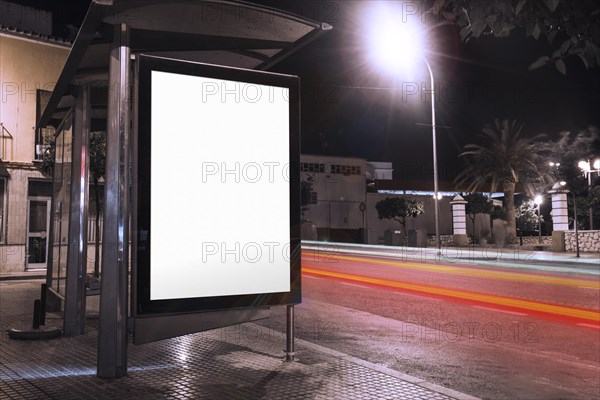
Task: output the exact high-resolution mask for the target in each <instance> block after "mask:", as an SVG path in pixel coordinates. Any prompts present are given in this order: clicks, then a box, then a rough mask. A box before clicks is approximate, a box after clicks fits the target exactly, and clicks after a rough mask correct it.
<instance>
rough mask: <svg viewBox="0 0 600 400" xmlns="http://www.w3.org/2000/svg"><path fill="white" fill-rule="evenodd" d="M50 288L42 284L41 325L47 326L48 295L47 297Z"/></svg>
mask: <svg viewBox="0 0 600 400" xmlns="http://www.w3.org/2000/svg"><path fill="white" fill-rule="evenodd" d="M47 290H48V286H46V284H45V283H42V288H41V290H40V308H41V309H40V325H46V295H47Z"/></svg>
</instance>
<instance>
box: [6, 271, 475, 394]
mask: <svg viewBox="0 0 600 400" xmlns="http://www.w3.org/2000/svg"><path fill="white" fill-rule="evenodd" d="M38 292H39V284H32V283H3V284H1V285H0V325H1V328H2V336H1V339H0V340H1V341H0V345H1V346H0V398H1V399H84V398H94V399H129V398H135V399H328V400H330V399H451V398H454V396H453V397H449V396H446V395H445V394H442V393H439V392H437V391H432V390H430V389H428V388H425V387H423V385H417V384H414V383H411V382H408V381H406V380H403V379H399V378H398V376H394V374H389V373H385V371H384V370H382V369H381V368H377V367H375V366H373V367H371V366H370V365H369V363H366V362H359V361H358V360H355V359H353V358H352V357H345V356H344V355H341V354H337V353H335V352H328V351H326V349H323V351H321V350H319V348H318V346H317V347H315V346H311V345H310V344H308V343H305V345H304V346H303V344H302V343H303V342H300V344H299V346H298V349H297V358H298V361H296V362H292V363H289V362H284V361H283V350H282V349H283V348H284V340H283V335H282V334H281V332H280V328H272V329H269V328H264V327H259V326H257V325H254V324H244V325H239V326H235V327H230V328H224V329H219V330H214V331H210V332H204V333H199V334H194V335H187V336H182V337H179V338H174V339H169V340H163V341H160V342H156V343H150V344H145V345H141V346H134V345H130V346H129V374H128V376H127V377H124V378H120V379H113V380H102V379H99V378H97V377H96V347H97V334H98V320H97V319H95V318H94V317H91V318H88V319H87V321H86V334H85V335H83V336H78V337H74V338H64V337H63V338H58V339H51V340H45V341H18V340H11V339H9V338H8V336H7V334H6V332H5V331H6V330H7V329H9V328H19V327H21V328H23V327H27V325H28V324H29V320H30V319H31V309H32V306H31V305H32V303H33V300H34V298H35V296H36V295H37V294H38ZM60 323H61V320H60V319H57V318H56V319H51V318H50V319H49V320H47V325H52V324H54V325H58V326H60ZM457 397H461V396H457ZM464 398H466V397H464Z"/></svg>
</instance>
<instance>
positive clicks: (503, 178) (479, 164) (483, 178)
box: [455, 119, 551, 242]
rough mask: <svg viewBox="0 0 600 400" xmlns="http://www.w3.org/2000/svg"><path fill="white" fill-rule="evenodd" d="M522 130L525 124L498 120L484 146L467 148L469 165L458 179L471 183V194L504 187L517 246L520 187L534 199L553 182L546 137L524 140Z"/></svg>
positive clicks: (485, 134)
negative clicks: (485, 189)
mask: <svg viewBox="0 0 600 400" xmlns="http://www.w3.org/2000/svg"><path fill="white" fill-rule="evenodd" d="M522 130H523V124H519V123H517V122H516V121H512V122H509V120H503V121H500V120H498V119H496V120H494V124H493V125H486V126H485V128H483V130H482V132H483V134H482V135H480V137H481V139H482V141H483V143H482V144H474V143H471V144H467V145H465V147H464V152H463V153H462V154H460V157H462V158H463V159H464V160H465V164H466V165H465V168H464V169H463V170H462V171H461V172H460V173H459V174H458V176H457V177H456V179H455V182H456V183H458V184H462V183H469V187H468V190H469V191H477V190H478V189H481V188H482V187H484V186H488V185H489V186H488V187H489V190H490V193H492V192H495V191H496V189H497V188H498V186H501V188H502V191H503V192H504V210H505V213H506V217H507V220H508V225H507V234H508V239H509V241H510V242H514V240H515V238H516V235H517V228H516V216H515V186H516V184H517V183H520V184H521V185H522V186H523V189H524V190H525V191H526V192H527V193H528V194H529V195H533V194H534V193H535V189H536V188H537V187H541V186H544V185H545V184H546V182H549V181H550V180H551V177H550V175H549V172H550V171H548V168H547V160H548V158H547V153H548V152H549V151H550V149H549V146H548V143H546V142H544V141H543V139H544V138H545V135H536V136H534V137H531V138H525V137H521V132H522Z"/></svg>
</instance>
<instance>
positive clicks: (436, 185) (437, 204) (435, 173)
mask: <svg viewBox="0 0 600 400" xmlns="http://www.w3.org/2000/svg"><path fill="white" fill-rule="evenodd" d="M423 60H424V61H425V64H426V65H427V70H428V71H429V77H430V78H431V136H432V140H433V191H434V199H433V204H434V212H435V240H436V244H437V255H438V256H439V255H440V254H441V253H442V240H441V238H440V201H439V198H438V196H439V193H440V190H439V182H438V163H437V138H436V133H435V80H434V78H433V70H432V69H431V65H429V62H428V61H427V59H426V58H425V57H423Z"/></svg>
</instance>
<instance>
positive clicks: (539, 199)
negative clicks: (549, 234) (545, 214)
mask: <svg viewBox="0 0 600 400" xmlns="http://www.w3.org/2000/svg"><path fill="white" fill-rule="evenodd" d="M533 202H534V203H535V204H537V214H538V231H539V238H538V243H539V244H542V217H541V214H540V206H541V205H542V203H543V202H544V198H543V197H542V196H541V195H539V194H538V195H537V196H535V198H534V199H533Z"/></svg>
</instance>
